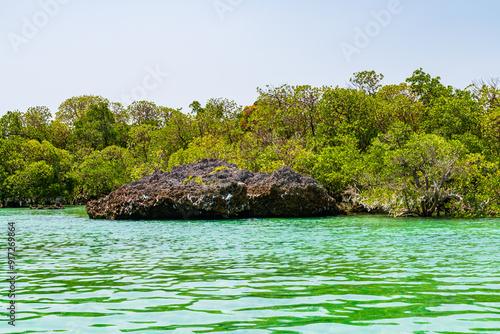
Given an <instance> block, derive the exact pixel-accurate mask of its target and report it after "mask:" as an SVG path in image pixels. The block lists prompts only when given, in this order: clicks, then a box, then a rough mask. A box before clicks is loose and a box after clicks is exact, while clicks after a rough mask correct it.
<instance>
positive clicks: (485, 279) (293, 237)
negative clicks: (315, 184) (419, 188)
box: [0, 207, 500, 333]
mask: <svg viewBox="0 0 500 334" xmlns="http://www.w3.org/2000/svg"><path fill="white" fill-rule="evenodd" d="M9 221H14V222H16V225H17V226H16V228H17V238H18V240H17V243H18V249H17V255H18V259H17V269H18V272H19V280H18V282H17V289H18V291H17V292H18V294H17V296H18V298H17V309H18V314H17V316H18V321H16V327H15V329H13V328H12V327H11V326H8V325H7V323H6V316H2V319H1V322H0V333H4V332H6V333H57V332H58V333H127V332H132V333H134V332H137V333H160V332H161V333H164V332H171V333H222V332H230V333H493V332H497V333H498V332H500V252H499V246H500V220H498V219H478V220H452V219H427V220H424V219H410V218H406V219H403V218H401V219H393V218H386V217H383V216H349V217H331V218H321V219H318V218H314V219H248V220H228V221H102V220H89V219H88V217H87V215H86V213H85V210H84V208H83V207H72V208H68V209H66V210H62V211H31V210H26V209H2V210H0V226H2V227H1V230H2V231H4V232H3V233H2V235H1V237H0V239H1V242H2V245H5V244H6V234H7V222H9ZM5 248H6V247H3V249H4V255H1V256H3V257H4V258H6V250H5ZM2 265H3V266H4V273H5V272H6V268H7V267H6V265H5V261H4V260H3V261H2ZM4 282H5V283H3V285H4V286H3V287H2V291H6V290H7V283H6V281H5V280H4ZM0 299H1V301H2V305H4V307H2V308H3V309H4V310H5V306H6V305H7V302H8V299H7V296H6V293H3V294H2V296H1V297H0ZM2 314H4V315H5V311H4V312H2Z"/></svg>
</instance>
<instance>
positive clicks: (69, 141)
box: [0, 69, 500, 217]
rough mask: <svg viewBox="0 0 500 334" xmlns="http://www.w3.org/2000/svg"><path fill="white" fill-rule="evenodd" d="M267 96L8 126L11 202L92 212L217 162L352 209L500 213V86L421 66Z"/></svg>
mask: <svg viewBox="0 0 500 334" xmlns="http://www.w3.org/2000/svg"><path fill="white" fill-rule="evenodd" d="M383 79H384V76H383V75H382V74H379V73H376V72H375V71H363V72H358V73H354V74H353V76H352V78H351V79H349V81H348V83H347V87H339V86H335V87H332V86H323V87H312V86H309V85H296V86H293V85H286V84H285V85H281V86H278V87H275V86H266V87H264V88H258V89H257V93H258V96H257V99H256V100H255V101H252V102H250V104H249V105H247V106H241V105H239V104H237V103H236V102H235V101H232V100H229V99H227V98H211V99H209V100H208V101H207V102H206V103H205V104H204V105H203V104H202V103H200V102H198V101H193V103H191V105H190V110H189V111H187V112H183V111H182V110H181V109H176V108H171V107H166V106H160V105H156V104H155V103H153V102H150V101H134V102H133V103H131V104H130V105H128V106H123V105H121V104H120V103H118V102H113V101H110V100H108V99H106V98H104V97H101V96H94V95H82V96H76V97H71V98H69V99H67V100H66V101H63V103H61V105H60V107H59V108H58V110H57V111H56V113H55V118H52V115H51V113H50V110H49V109H48V108H46V107H43V106H35V107H32V108H28V109H27V110H26V111H24V112H23V111H19V110H10V111H5V112H4V115H3V116H2V117H1V118H0V153H1V154H2V157H3V159H2V161H0V185H1V187H0V189H1V190H0V203H1V205H2V206H13V205H28V204H33V203H45V202H54V201H56V200H59V201H63V202H66V203H85V201H87V200H89V199H93V198H98V197H100V196H104V195H106V194H107V193H109V192H111V191H113V190H115V189H117V188H118V187H119V186H121V185H122V184H124V183H128V182H130V181H132V180H134V179H138V178H140V177H142V176H145V175H147V174H149V173H151V172H154V171H159V170H163V171H169V170H171V169H172V167H174V166H176V165H178V164H183V163H191V162H194V161H197V160H200V159H203V158H219V159H223V160H226V161H228V162H234V163H236V164H238V165H239V167H240V168H247V169H250V170H252V171H255V172H257V171H263V172H271V171H273V170H275V169H277V168H279V167H281V166H284V165H288V166H290V167H292V168H294V169H295V170H296V171H298V172H300V173H305V174H307V175H310V176H312V177H314V178H316V179H317V180H318V181H319V182H320V183H321V184H322V185H323V186H324V187H325V188H326V189H327V190H328V191H329V192H330V194H331V195H332V196H333V197H335V198H336V199H337V201H338V202H339V203H340V204H341V205H342V206H343V207H344V208H345V209H346V210H348V211H349V210H352V211H355V210H364V211H373V210H377V211H383V212H386V213H389V214H392V215H395V216H398V215H399V216H402V215H418V216H426V217H428V216H435V215H440V214H441V215H442V214H447V215H454V216H498V215H500V191H499V189H500V169H499V155H500V135H499V133H500V99H499V97H500V79H495V78H487V79H485V80H476V81H474V82H472V83H471V85H469V86H467V87H464V88H455V87H452V86H446V85H444V84H443V83H442V82H441V78H439V77H433V76H431V75H430V74H428V73H426V72H424V71H423V70H422V69H418V70H416V71H415V72H413V73H412V74H411V75H410V76H409V77H408V78H407V79H406V80H405V81H404V82H402V83H399V84H387V85H384V84H383Z"/></svg>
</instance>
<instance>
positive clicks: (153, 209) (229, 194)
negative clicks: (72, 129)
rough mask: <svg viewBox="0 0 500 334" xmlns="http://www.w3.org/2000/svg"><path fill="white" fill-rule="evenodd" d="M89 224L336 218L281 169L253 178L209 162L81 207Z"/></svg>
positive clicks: (318, 196)
mask: <svg viewBox="0 0 500 334" xmlns="http://www.w3.org/2000/svg"><path fill="white" fill-rule="evenodd" d="M86 210H87V213H88V215H89V217H90V218H92V219H222V218H250V217H262V218H263V217H314V216H328V215H334V214H338V213H339V209H338V207H337V205H336V203H335V200H334V199H333V198H331V197H330V196H329V195H328V193H327V192H326V190H325V189H324V188H323V187H322V186H320V185H319V184H318V183H317V182H316V181H315V180H314V179H312V178H310V177H308V176H304V175H300V174H298V173H296V172H294V171H293V170H292V169H291V168H290V167H281V168H280V169H278V170H276V171H274V172H273V173H271V174H266V173H252V172H250V171H248V170H245V169H238V167H237V166H236V165H235V164H229V163H226V162H223V161H220V160H216V159H210V160H207V159H205V160H202V161H200V162H197V163H194V164H190V165H181V166H177V167H174V168H173V169H172V172H170V173H165V172H162V171H160V172H156V173H153V174H151V175H148V176H145V177H143V178H142V179H140V180H138V181H134V182H132V183H130V184H127V185H124V186H122V187H120V188H119V189H117V190H115V191H113V192H112V193H110V194H109V195H108V196H106V197H104V198H101V199H99V200H97V201H91V202H89V203H87V206H86Z"/></svg>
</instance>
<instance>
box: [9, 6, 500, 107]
mask: <svg viewBox="0 0 500 334" xmlns="http://www.w3.org/2000/svg"><path fill="white" fill-rule="evenodd" d="M499 12H500V1H497V0H496V1H494V0H488V1H487V0H484V1H480V0H479V1H457V0H454V1H451V0H442V1H436V0H433V1H431V0H418V1H417V0H400V1H398V0H390V1H387V0H382V1H379V0H370V1H368V0H364V1H363V0H353V1H345V0H343V1H337V0H312V1H294V0H288V1H284V0H267V1H264V0H184V1H180V0H177V1H170V0H142V1H139V0H135V1H132V0H40V1H31V0H0V50H1V53H0V75H1V81H0V114H4V113H5V112H7V111H9V110H15V109H19V110H20V111H26V109H27V108H28V107H32V106H37V105H43V106H47V107H49V108H50V109H51V111H52V113H53V114H54V113H55V112H56V111H57V107H58V106H59V105H60V104H61V103H62V102H63V101H64V100H65V99H67V98H69V97H72V96H77V95H83V94H93V95H102V96H104V97H106V98H108V99H110V100H112V101H119V102H123V103H124V104H126V105H127V104H129V103H130V102H131V101H132V100H133V99H138V100H150V101H154V102H155V103H157V104H160V105H164V106H169V107H174V108H179V107H183V110H184V111H187V110H189V108H188V105H189V104H190V103H191V102H192V101H193V100H198V101H200V102H201V103H202V104H204V103H205V102H206V100H207V99H208V98H211V97H227V98H229V99H232V100H235V101H236V102H237V103H238V104H240V105H249V104H252V103H253V102H254V100H255V98H256V97H257V93H256V88H257V87H265V86H266V85H274V86H277V85H281V84H284V83H288V84H292V85H295V84H309V85H313V86H322V85H334V86H335V85H340V86H345V84H346V81H348V80H349V78H350V77H351V76H352V73H354V72H357V71H362V70H375V71H377V72H379V73H382V74H384V75H385V80H384V83H385V84H389V83H399V82H402V81H404V79H405V78H407V77H409V76H411V73H412V72H413V71H414V70H415V69H418V68H420V67H422V68H423V69H424V71H426V72H428V73H430V74H431V75H433V76H441V78H442V81H443V83H444V84H447V85H448V84H449V85H453V86H456V87H460V88H464V87H466V86H467V85H468V84H470V82H471V81H472V80H474V79H479V78H487V77H489V76H492V77H500V62H499V55H500V43H498V42H499V33H500V20H499V19H498V13H499Z"/></svg>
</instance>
